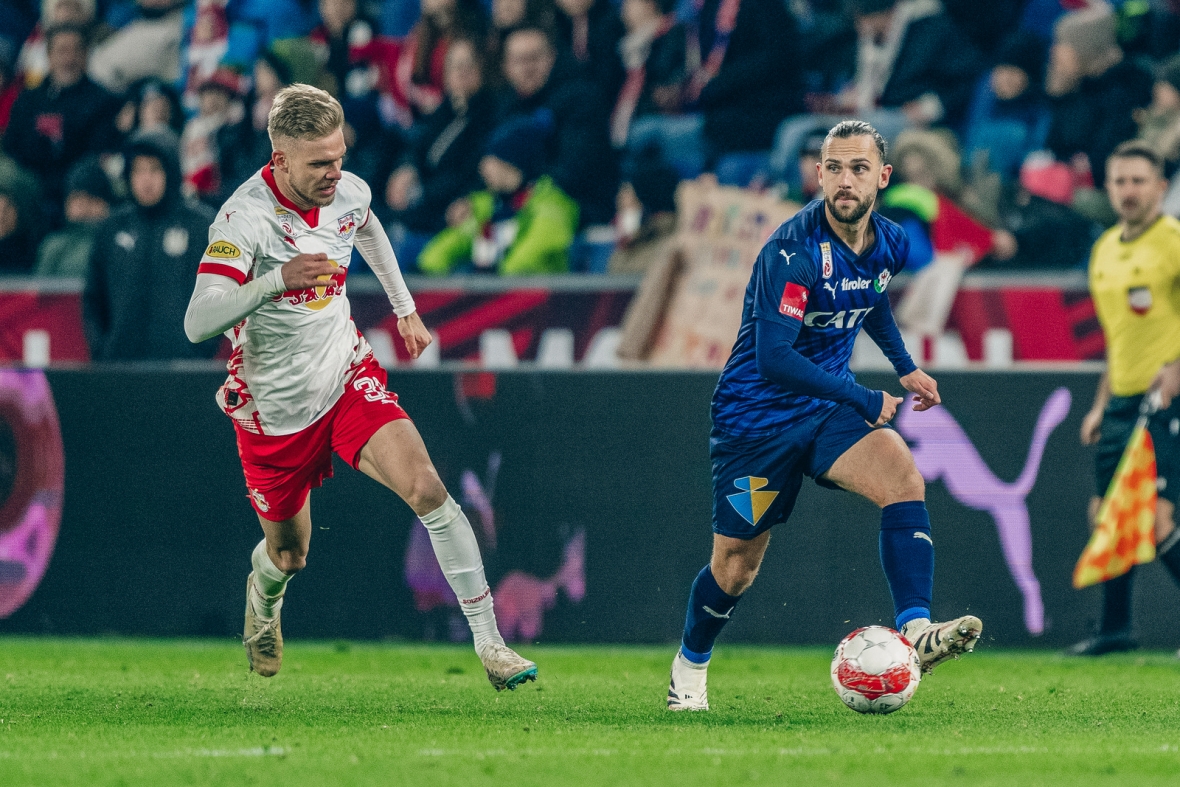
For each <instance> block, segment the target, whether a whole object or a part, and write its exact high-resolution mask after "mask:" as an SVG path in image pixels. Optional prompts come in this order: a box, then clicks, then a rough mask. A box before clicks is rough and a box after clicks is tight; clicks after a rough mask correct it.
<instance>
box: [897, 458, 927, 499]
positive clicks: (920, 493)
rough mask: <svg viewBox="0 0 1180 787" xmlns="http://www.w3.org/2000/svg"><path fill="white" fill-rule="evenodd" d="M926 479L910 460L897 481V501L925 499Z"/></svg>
mask: <svg viewBox="0 0 1180 787" xmlns="http://www.w3.org/2000/svg"><path fill="white" fill-rule="evenodd" d="M925 499H926V479H924V478H922V474H921V473H920V472H918V468H917V467H915V466H914V464H913V463H912V462H911V463H910V465H909V467H908V468H907V469H906V470H905V471H904V472H903V473H902V474H901V478H899V479H898V482H897V502H901V501H905V500H925Z"/></svg>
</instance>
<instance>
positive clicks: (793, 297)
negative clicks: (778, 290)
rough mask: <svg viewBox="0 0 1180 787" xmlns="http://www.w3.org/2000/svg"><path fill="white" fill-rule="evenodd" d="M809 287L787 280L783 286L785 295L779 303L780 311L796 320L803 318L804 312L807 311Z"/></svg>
mask: <svg viewBox="0 0 1180 787" xmlns="http://www.w3.org/2000/svg"><path fill="white" fill-rule="evenodd" d="M807 298H808V292H807V288H806V287H804V286H803V285H802V284H795V283H794V282H787V286H786V287H784V288H783V297H782V300H780V301H779V304H778V313H779V314H782V315H785V316H787V317H791V318H793V319H796V320H802V319H803V312H805V311H807Z"/></svg>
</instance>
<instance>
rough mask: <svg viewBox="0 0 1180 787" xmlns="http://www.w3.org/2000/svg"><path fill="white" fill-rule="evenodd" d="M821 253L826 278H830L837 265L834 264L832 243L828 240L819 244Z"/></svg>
mask: <svg viewBox="0 0 1180 787" xmlns="http://www.w3.org/2000/svg"><path fill="white" fill-rule="evenodd" d="M819 253H820V256H822V257H823V261H824V270H823V274H824V278H825V279H830V278H832V274H833V273H835V272H836V266H835V265H833V264H832V244H831V243H829V242H828V241H824V242H823V243H821V244H819Z"/></svg>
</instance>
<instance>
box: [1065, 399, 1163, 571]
mask: <svg viewBox="0 0 1180 787" xmlns="http://www.w3.org/2000/svg"><path fill="white" fill-rule="evenodd" d="M1155 480H1156V471H1155V447H1154V446H1153V445H1152V442H1151V435H1150V434H1149V433H1148V431H1147V425H1146V419H1145V418H1141V419H1139V423H1138V424H1137V425H1136V426H1135V429H1134V431H1133V432H1131V439H1130V440H1129V441H1128V442H1127V448H1126V449H1125V450H1124V451H1123V456H1122V458H1121V459H1119V466H1118V469H1117V470H1115V473H1114V479H1112V480H1111V482H1110V488H1109V489H1107V490H1106V497H1104V498H1103V499H1102V505H1101V506H1100V507H1099V509H1098V519H1097V526H1096V527H1095V528H1094V533H1093V534H1092V535H1091V536H1090V543H1088V544H1086V548H1085V549H1084V550H1082V556H1081V557H1080V558H1078V564H1077V566H1076V567H1075V568H1074V570H1073V586H1074V587H1075V588H1084V587H1087V586H1089V585H1094V584H1097V583H1099V582H1105V581H1106V580H1108V579H1114V578H1115V577H1117V576H1122V575H1123V574H1125V573H1127V572H1128V571H1130V570H1131V566H1133V565H1135V564H1136V563H1150V562H1151V561H1153V560H1155V496H1156V486H1155Z"/></svg>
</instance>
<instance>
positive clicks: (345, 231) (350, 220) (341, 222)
mask: <svg viewBox="0 0 1180 787" xmlns="http://www.w3.org/2000/svg"><path fill="white" fill-rule="evenodd" d="M355 234H356V217H355V216H353V215H352V214H351V213H349V214H347V215H344V216H341V217H340V218H338V219H336V235H337V236H338V237H339V238H340V240H352V236H353V235H355Z"/></svg>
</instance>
